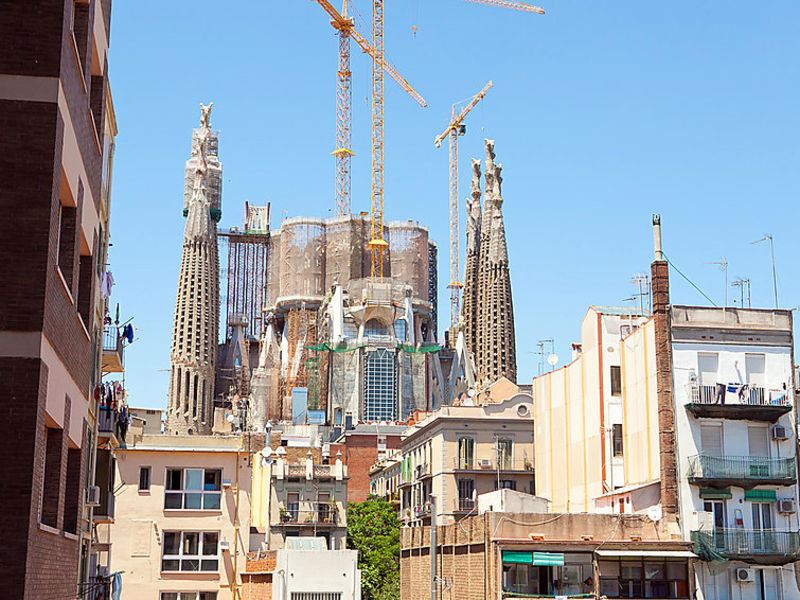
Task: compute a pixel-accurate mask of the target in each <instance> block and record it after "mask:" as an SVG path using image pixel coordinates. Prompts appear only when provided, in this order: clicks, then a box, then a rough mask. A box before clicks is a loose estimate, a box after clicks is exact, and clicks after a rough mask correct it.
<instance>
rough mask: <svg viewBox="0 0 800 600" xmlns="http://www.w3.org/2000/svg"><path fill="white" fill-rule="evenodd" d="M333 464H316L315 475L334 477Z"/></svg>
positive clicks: (318, 476)
mask: <svg viewBox="0 0 800 600" xmlns="http://www.w3.org/2000/svg"><path fill="white" fill-rule="evenodd" d="M333 476H334V472H333V465H314V477H317V478H321V477H333Z"/></svg>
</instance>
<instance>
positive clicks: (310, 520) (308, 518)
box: [305, 513, 314, 523]
mask: <svg viewBox="0 0 800 600" xmlns="http://www.w3.org/2000/svg"><path fill="white" fill-rule="evenodd" d="M305 522H306V523H313V522H314V515H313V514H311V513H309V514H307V515H306V518H305Z"/></svg>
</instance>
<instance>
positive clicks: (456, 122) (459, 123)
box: [434, 81, 492, 327]
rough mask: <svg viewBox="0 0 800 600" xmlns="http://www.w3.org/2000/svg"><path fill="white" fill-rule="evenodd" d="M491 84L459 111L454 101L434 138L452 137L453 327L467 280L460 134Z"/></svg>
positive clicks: (451, 259) (451, 306) (451, 317)
mask: <svg viewBox="0 0 800 600" xmlns="http://www.w3.org/2000/svg"><path fill="white" fill-rule="evenodd" d="M491 87H492V82H491V81H490V82H489V83H487V84H486V85H485V86H483V89H482V90H481V91H480V92H478V93H477V94H475V95H474V96H473V97H472V98H471V99H470V101H469V104H467V105H466V106H465V107H464V108H463V109H462V110H461V112H460V113H458V115H456V107H457V106H458V104H459V103H456V104H453V110H452V113H451V115H452V116H451V118H450V123H448V125H447V128H446V129H445V130H444V131H443V132H442V133H440V134H439V136H438V137H437V138H436V139H435V140H434V144H436V147H437V148H439V147H440V146H441V145H442V141H443V140H444V138H449V139H450V283H449V285H448V286H447V289H449V290H450V327H455V326H456V325H457V324H458V315H459V313H460V308H461V288H463V287H464V284H463V283H461V281H460V280H459V278H460V276H461V273H460V269H459V261H460V254H459V246H458V244H459V227H458V136H460V135H464V134H465V133H466V132H467V128H466V126H465V125H464V118H465V117H466V116H467V115H468V114H469V112H470V111H471V110H472V109H473V108H475V106H476V105H477V104H478V102H480V101H481V100H483V97H484V96H486V94H487V93H488V92H489V90H490V89H491Z"/></svg>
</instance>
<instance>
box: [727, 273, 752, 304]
mask: <svg viewBox="0 0 800 600" xmlns="http://www.w3.org/2000/svg"><path fill="white" fill-rule="evenodd" d="M731 287H738V288H739V293H740V295H741V299H740V300H739V302H740V305H741V306H742V308H744V305H745V299H747V308H750V280H749V279H742V278H741V277H739V278H738V279H736V280H735V281H733V282H731ZM733 302H734V303H736V300H734V301H733Z"/></svg>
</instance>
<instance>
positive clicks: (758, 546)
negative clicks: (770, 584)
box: [692, 529, 800, 565]
mask: <svg viewBox="0 0 800 600" xmlns="http://www.w3.org/2000/svg"><path fill="white" fill-rule="evenodd" d="M692 541H693V542H694V545H695V552H696V553H697V555H698V556H700V558H702V559H703V560H719V559H720V558H724V559H728V560H741V561H743V562H747V563H752V564H759V565H785V564H787V563H790V562H794V561H796V560H798V559H799V558H800V533H798V532H796V531H775V530H772V529H767V530H758V529H755V530H754V529H717V530H715V531H713V532H709V531H693V532H692Z"/></svg>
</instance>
